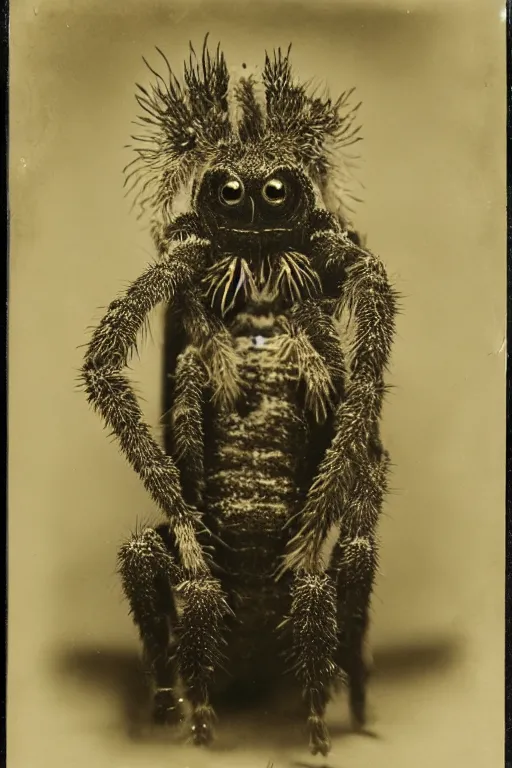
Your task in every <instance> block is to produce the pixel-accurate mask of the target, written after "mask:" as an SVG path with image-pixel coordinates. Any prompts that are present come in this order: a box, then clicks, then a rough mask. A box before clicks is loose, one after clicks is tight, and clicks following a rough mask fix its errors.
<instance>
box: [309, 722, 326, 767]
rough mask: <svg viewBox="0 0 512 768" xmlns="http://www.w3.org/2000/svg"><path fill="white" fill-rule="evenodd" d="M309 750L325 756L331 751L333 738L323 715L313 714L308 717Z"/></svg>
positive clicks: (314, 753)
mask: <svg viewBox="0 0 512 768" xmlns="http://www.w3.org/2000/svg"><path fill="white" fill-rule="evenodd" d="M308 728H309V750H310V752H311V754H312V755H317V754H318V753H320V754H321V755H323V756H324V757H326V755H328V754H329V752H330V751H331V738H330V736H329V731H328V730H327V726H326V724H325V722H324V720H323V718H322V717H319V716H318V715H311V716H310V717H309V718H308Z"/></svg>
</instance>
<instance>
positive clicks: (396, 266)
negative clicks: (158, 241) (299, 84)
mask: <svg viewBox="0 0 512 768" xmlns="http://www.w3.org/2000/svg"><path fill="white" fill-rule="evenodd" d="M502 6H503V3H501V2H495V0H466V1H465V2H462V0H460V1H459V2H448V0H445V1H444V2H442V3H441V2H437V3H436V2H427V0H416V1H415V2H412V0H411V1H410V2H403V3H395V2H371V0H365V1H364V2H353V3H350V2H341V1H340V2H336V0H330V2H327V1H325V2H323V3H322V2H311V3H307V4H306V3H299V2H297V3H295V2H291V1H290V2H286V1H285V0H281V2H273V3H265V2H260V3H256V2H253V3H246V2H241V1H240V2H238V3H235V4H229V3H225V4H224V3H222V2H210V3H208V2H198V1H197V0H195V1H194V2H191V1H189V2H187V3H185V2H183V4H179V3H176V2H172V1H170V2H167V3H155V2H150V0H147V2H145V3H144V4H142V3H136V2H134V0H125V1H124V2H122V3H120V2H113V1H112V2H110V3H108V4H107V3H102V2H99V1H97V0H90V1H89V2H85V1H84V0H74V2H70V1H68V2H64V0H62V1H58V0H46V2H37V0H33V2H30V3H29V2H25V1H24V0H23V1H22V0H20V1H19V2H18V3H16V4H15V5H14V6H13V7H12V8H11V96H10V103H11V107H10V109H11V117H10V200H11V202H10V205H11V251H10V296H9V323H10V336H9V658H8V664H9V681H8V684H9V688H8V696H9V703H8V739H9V753H10V754H9V765H10V767H11V768H28V766H30V768H43V766H44V768H46V766H48V768H49V767H50V766H51V768H60V766H67V765H70V764H73V765H76V766H88V765H90V764H92V765H94V766H95V768H103V766H109V768H117V766H119V768H130V766H132V765H133V766H139V765H140V766H143V765H144V766H150V765H151V766H152V765H155V766H157V765H170V764H172V765H177V766H179V768H186V766H192V765H201V766H202V765H213V766H219V768H220V766H229V765H233V766H235V765H236V766H244V765H247V766H251V767H252V766H254V767H255V768H256V767H257V766H261V768H264V766H265V765H266V760H268V759H270V757H272V759H273V760H274V764H275V768H278V767H279V766H281V765H283V766H284V765H292V764H295V765H299V764H300V765H308V764H309V763H308V762H307V761H308V755H307V751H306V750H304V749H303V736H302V735H300V734H299V735H298V736H293V735H292V736H290V738H289V740H288V741H289V743H288V742H286V738H285V735H284V733H285V730H286V729H285V728H284V727H283V729H279V728H278V729H277V732H276V733H274V731H273V730H272V728H271V726H270V724H267V726H268V734H269V738H268V739H266V737H265V734H266V733H267V731H265V727H261V728H260V727H259V730H258V738H256V733H255V731H254V729H253V730H252V731H251V727H250V725H248V726H247V728H248V736H247V739H246V740H245V741H244V743H245V751H244V752H237V751H236V750H235V745H236V744H237V743H238V744H239V743H240V741H241V739H240V738H238V737H237V736H236V729H235V728H234V726H233V729H230V728H229V724H226V723H224V724H223V725H222V728H224V732H225V733H224V737H223V738H224V739H225V741H224V742H222V740H221V742H222V743H224V744H227V745H229V750H228V751H227V752H225V753H224V752H222V751H220V750H221V746H219V747H218V749H217V751H213V752H212V753H211V754H210V755H209V756H208V755H207V754H205V753H203V752H197V751H190V750H189V749H188V748H186V747H183V748H182V747H179V748H178V747H173V746H172V745H170V744H161V743H160V742H159V741H158V739H157V740H156V741H155V740H153V739H151V738H147V739H145V738H142V737H141V738H140V739H139V738H135V737H134V736H133V733H132V734H131V736H130V733H131V732H130V727H131V725H130V724H133V719H134V718H135V719H136V718H137V713H136V712H135V714H134V713H133V712H131V709H130V707H132V708H133V707H135V710H137V706H138V704H137V696H138V687H137V686H138V685H139V683H138V682H137V681H138V679H139V678H138V674H139V672H138V668H137V666H136V663H137V662H136V654H137V652H138V642H137V637H136V633H135V630H134V628H133V627H132V625H131V622H130V620H129V618H128V616H127V608H126V605H125V604H124V602H123V601H122V599H121V593H120V587H119V583H118V580H117V577H116V575H115V559H116V553H117V549H118V547H119V545H120V543H121V542H122V541H123V540H124V539H125V538H126V537H127V536H128V535H129V534H130V532H131V530H132V529H133V528H134V525H135V524H136V522H141V521H149V520H152V519H154V518H155V511H154V509H153V508H152V504H151V501H150V499H149V497H148V496H147V495H146V493H145V492H144V490H143V488H142V485H141V484H140V482H139V480H138V478H137V477H136V476H135V474H134V473H133V472H132V471H131V470H130V468H129V467H128V465H127V464H126V463H125V461H124V459H123V458H122V457H121V455H120V453H119V451H118V449H117V447H116V445H115V444H114V443H113V442H112V441H111V440H109V439H107V435H106V433H105V432H104V431H103V429H102V425H101V422H100V420H99V418H98V417H97V416H95V415H94V414H93V413H92V412H91V411H90V410H89V408H88V406H87V403H86V401H85V397H84V395H83V394H82V393H80V392H78V391H77V389H76V377H77V371H78V369H79V367H80V364H81V359H82V355H83V351H84V350H83V348H80V345H83V344H84V343H86V341H87V339H88V333H87V331H86V329H87V327H88V326H91V325H93V324H94V323H96V322H97V321H98V320H99V319H100V317H101V315H102V312H103V309H104V308H105V307H106V305H107V304H108V303H109V301H110V300H111V299H112V298H113V297H114V295H115V294H116V293H117V292H118V291H119V290H121V289H123V288H124V287H125V286H126V285H127V284H128V283H129V282H130V281H131V280H132V279H134V278H135V277H136V276H138V275H139V274H140V272H141V271H142V270H143V269H144V267H145V265H146V264H147V263H148V261H150V260H151V259H152V258H153V253H152V246H151V243H150V239H149V236H148V233H147V231H146V229H145V228H144V226H143V225H142V224H141V223H140V222H138V221H137V220H136V218H135V216H134V215H133V214H131V213H130V204H129V202H128V201H127V200H125V199H124V197H123V189H122V181H123V179H122V173H121V171H122V168H123V166H124V165H125V164H126V162H127V160H128V159H130V158H129V154H128V153H127V151H126V150H124V149H123V145H124V144H126V143H128V141H129V134H130V133H131V132H132V126H131V125H130V121H131V120H132V119H134V117H135V115H136V113H137V108H136V106H137V105H136V103H135V100H134V90H135V89H134V83H135V81H139V82H147V80H148V72H147V70H146V68H145V66H144V64H143V62H142V58H141V57H142V56H143V55H144V56H145V57H146V58H148V59H149V60H150V61H151V62H156V61H157V56H156V52H155V46H159V47H160V48H162V49H163V50H164V51H165V52H166V54H167V56H168V57H169V59H170V61H171V64H172V65H173V67H174V68H175V69H178V70H180V69H181V66H182V61H183V58H184V57H185V55H186V54H187V47H188V41H189V39H192V40H193V41H194V42H195V43H196V44H197V45H199V44H200V42H201V41H202V39H203V36H204V34H205V32H207V31H209V32H210V39H211V41H212V42H213V43H216V42H217V40H220V42H221V44H222V46H223V48H224V51H225V54H226V57H227V60H228V64H229V65H231V66H232V67H234V68H239V67H240V66H241V63H242V62H246V63H247V65H248V66H249V67H261V66H262V64H263V56H264V50H265V48H269V49H270V48H272V47H274V46H279V45H281V46H287V45H288V43H289V42H290V41H291V42H292V43H293V63H294V65H295V68H296V70H297V73H298V74H299V75H300V76H301V77H304V78H308V77H310V76H315V77H316V78H319V79H321V80H323V81H325V82H326V83H327V84H328V85H329V88H330V90H331V93H332V94H333V95H336V93H339V92H341V91H342V90H344V89H346V88H347V87H352V86H356V88H357V94H358V96H359V99H361V100H362V101H363V106H362V108H361V111H360V117H361V120H362V122H363V124H364V132H363V135H364V142H363V143H362V144H360V145H359V146H360V149H361V154H362V157H363V162H362V163H361V167H360V170H359V172H358V176H359V178H360V179H361V182H362V184H363V187H364V188H363V189H362V192H361V197H362V198H363V203H362V204H361V205H359V206H358V209H357V211H356V215H355V219H356V223H357V225H358V226H359V228H360V229H361V230H362V231H363V232H364V233H365V234H366V235H367V242H368V245H369V247H371V248H372V249H373V250H375V251H376V252H377V253H379V254H380V256H381V257H382V258H383V260H384V261H385V263H386V264H387V267H388V270H389V273H390V275H391V276H392V278H393V279H394V281H395V284H396V286H397V287H398V289H399V290H400V291H401V292H402V294H403V296H404V301H403V314H402V316H401V317H400V320H399V324H398V337H397V341H396V344H395V349H394V356H393V365H392V371H391V374H390V378H389V380H390V383H391V384H392V385H393V390H392V393H391V395H390V397H389V400H388V404H387V406H386V411H385V420H384V434H385V438H386V442H387V446H388V448H389V450H390V451H391V454H392V458H393V461H394V471H393V476H392V480H391V486H392V492H391V494H390V495H389V498H388V501H387V504H386V507H385V515H384V517H383V519H382V523H381V526H380V537H381V546H382V554H381V568H380V571H381V572H380V575H379V580H378V585H377V589H376V594H375V599H374V603H373V606H374V609H373V613H374V625H373V630H372V645H373V649H374V655H375V661H376V665H377V669H376V678H375V683H374V688H373V694H372V700H373V702H374V708H375V730H376V732H377V733H378V734H379V736H380V738H379V739H374V740H364V739H361V738H360V737H358V738H352V737H350V738H347V739H341V736H340V740H339V743H338V741H336V743H335V750H334V751H333V754H332V757H331V758H330V760H329V765H331V766H333V767H334V766H336V767H337V768H341V766H348V765H351V766H354V768H358V766H362V765H368V764H369V763H368V760H372V761H373V763H375V762H376V763H377V764H378V765H379V766H384V767H385V766H390V767H391V766H393V768H397V766H401V765H403V766H410V765H414V766H415V768H420V766H430V765H432V764H436V765H439V766H450V767H451V766H459V765H464V766H465V767H466V768H470V767H472V766H474V768H481V767H482V766H484V765H485V766H486V767H487V768H494V766H498V765H501V764H502V748H503V735H502V734H503V727H502V711H503V649H504V644H503V625H504V622H503V600H504V586H503V583H504V579H503V572H504V511H505V505H504V472H503V470H504V444H505V429H504V424H505V420H504V416H505V398H504V372H505V296H506V283H505V268H506V261H505V253H506V251H505V247H506V241H505V235H506V229H505V226H506V225H505V24H504V22H503V8H502ZM161 342H162V331H161V325H160V316H159V315H156V316H155V318H154V321H153V325H152V340H151V341H150V342H149V343H148V344H147V345H146V347H145V349H144V353H143V355H142V360H141V362H140V364H139V363H137V365H136V366H135V370H134V374H133V375H134V378H135V379H136V380H137V382H138V384H139V390H140V391H141V393H142V394H143V396H144V407H145V411H146V414H147V417H148V419H149V421H150V423H151V424H152V425H154V427H155V430H156V432H157V433H158V422H159V418H160V413H159V405H160V391H159V387H160V375H159V371H160V364H161ZM379 675H380V676H379ZM340 707H341V705H340ZM127 708H128V709H127ZM340 712H341V708H340ZM130 713H131V714H130ZM340 717H341V715H340ZM336 718H337V709H336V707H334V708H333V710H332V714H331V720H332V722H335V721H336ZM237 727H238V726H237ZM243 727H245V726H243V725H240V726H239V728H240V729H242V728H243ZM274 730H275V727H274ZM240 732H242V731H240ZM274 736H275V738H274ZM251 739H252V741H251ZM293 761H295V763H294V762H293ZM301 761H302V762H301ZM373 763H372V764H373Z"/></svg>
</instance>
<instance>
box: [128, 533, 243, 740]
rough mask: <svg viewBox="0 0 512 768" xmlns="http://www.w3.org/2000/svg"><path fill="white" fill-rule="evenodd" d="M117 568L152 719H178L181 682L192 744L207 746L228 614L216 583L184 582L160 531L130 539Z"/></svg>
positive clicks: (170, 545) (174, 555)
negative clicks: (138, 643)
mask: <svg viewBox="0 0 512 768" xmlns="http://www.w3.org/2000/svg"><path fill="white" fill-rule="evenodd" d="M173 550H174V551H173ZM118 562H119V572H120V575H121V580H122V585H123V591H124V593H125V595H126V597H127V598H128V601H129V604H130V609H131V613H132V616H133V619H134V622H135V624H136V626H137V627H138V629H139V633H140V637H141V640H142V643H143V649H144V655H145V659H146V662H147V663H148V666H149V670H150V672H151V673H152V677H153V681H154V683H155V690H154V700H153V705H154V708H153V716H154V719H155V720H156V721H157V722H160V723H165V722H170V721H172V720H174V719H175V718H176V716H178V717H181V711H180V707H179V704H180V703H181V702H180V700H179V699H178V700H177V699H176V688H177V683H178V678H180V679H181V681H182V682H183V684H184V686H185V691H186V694H187V698H188V701H189V703H190V705H191V708H192V712H191V731H192V737H193V740H194V742H195V743H196V744H205V743H208V742H209V741H210V740H211V738H212V737H213V728H212V726H213V720H214V717H215V715H214V711H213V709H212V707H211V705H210V703H209V698H208V685H209V682H210V679H211V677H212V675H213V672H214V669H215V667H216V666H217V665H218V664H219V662H220V649H221V646H222V643H223V638H222V621H223V616H224V614H225V613H226V612H229V611H230V609H229V607H228V605H227V603H226V602H225V600H224V596H223V594H222V592H221V589H220V585H219V582H218V581H217V580H216V579H213V578H207V577H204V576H203V575H202V574H201V575H200V576H198V577H197V578H186V574H185V573H184V571H183V569H182V568H181V567H180V565H179V562H178V558H177V552H176V551H175V547H174V546H173V542H172V540H171V539H170V537H169V533H168V530H167V526H164V525H161V526H159V527H158V528H157V529H156V530H155V529H152V528H145V529H144V530H142V531H141V532H140V533H138V534H136V535H135V536H133V537H132V539H131V540H130V541H129V542H127V543H126V544H124V545H123V546H122V547H121V549H120V552H119V556H118Z"/></svg>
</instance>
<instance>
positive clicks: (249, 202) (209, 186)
mask: <svg viewBox="0 0 512 768" xmlns="http://www.w3.org/2000/svg"><path fill="white" fill-rule="evenodd" d="M314 203H315V195H314V190H313V186H312V184H311V182H310V180H309V179H308V177H307V176H306V175H305V174H304V173H303V172H302V171H301V170H300V168H298V167H297V166H294V165H292V164H288V163H280V162H278V161H277V159H276V160H274V161H272V162H269V161H268V160H266V159H263V158H258V157H255V156H254V155H252V156H251V155H249V156H246V157H243V158H242V159H241V160H238V161H231V162H230V161H229V159H226V160H220V161H218V162H215V163H214V164H212V165H211V166H210V167H209V168H208V169H207V170H205V172H204V174H203V176H202V178H201V182H200V184H199V187H198V191H197V195H196V198H195V206H196V211H197V213H198V215H199V216H200V218H201V220H202V221H203V223H204V225H205V227H206V228H207V229H208V231H209V232H210V233H211V235H212V238H213V240H214V242H216V243H217V244H218V245H219V247H220V248H221V249H222V250H224V251H226V250H230V249H231V248H237V247H240V246H241V247H245V248H247V247H251V245H255V246H257V247H259V246H260V245H261V242H262V240H263V241H264V242H265V246H266V247H268V246H272V245H275V246H276V247H282V246H283V245H286V243H287V242H290V241H291V240H294V239H296V238H297V235H299V234H300V232H301V230H302V229H303V227H304V225H305V223H306V222H307V220H308V217H309V215H310V213H311V210H312V209H313V207H314Z"/></svg>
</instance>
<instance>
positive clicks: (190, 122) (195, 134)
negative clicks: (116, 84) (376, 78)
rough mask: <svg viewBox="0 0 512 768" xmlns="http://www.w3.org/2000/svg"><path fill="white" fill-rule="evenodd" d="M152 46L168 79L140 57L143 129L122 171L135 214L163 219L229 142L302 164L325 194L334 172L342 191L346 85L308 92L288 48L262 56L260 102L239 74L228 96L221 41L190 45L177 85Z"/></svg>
mask: <svg viewBox="0 0 512 768" xmlns="http://www.w3.org/2000/svg"><path fill="white" fill-rule="evenodd" d="M156 50H157V51H158V53H159V55H160V56H161V57H162V58H163V60H164V62H165V64H166V67H167V78H164V77H163V76H162V75H161V74H159V73H158V72H157V71H156V70H155V69H153V68H152V67H151V66H150V65H149V64H148V62H147V61H146V60H145V59H144V62H145V63H146V66H147V67H148V68H149V69H150V71H151V72H152V74H153V75H154V77H155V78H156V79H155V81H154V82H153V84H152V85H150V86H149V88H145V87H143V86H142V85H139V84H137V88H138V90H139V93H138V94H137V95H136V99H137V102H138V104H139V105H140V106H141V107H142V110H143V114H142V115H141V116H140V117H139V118H138V121H136V124H137V125H139V126H141V127H142V128H143V129H144V131H143V133H142V134H139V135H135V136H132V139H133V140H134V142H135V144H134V145H131V148H132V149H134V151H135V153H136V155H137V156H136V158H135V159H134V160H133V161H132V162H131V163H130V164H129V165H128V166H127V167H126V168H125V186H126V187H127V194H129V193H131V192H134V193H135V199H134V205H138V206H139V207H140V210H141V215H142V214H143V213H144V212H145V211H146V210H147V209H148V208H150V209H152V210H153V211H155V212H158V213H160V214H161V215H162V216H163V217H164V219H167V218H168V217H169V216H170V215H171V213H172V206H173V202H174V199H175V197H176V196H177V194H178V192H179V191H180V189H181V188H182V187H183V186H185V185H186V184H187V183H188V182H190V181H191V180H193V179H194V178H195V176H196V174H197V173H198V172H199V171H200V170H201V169H202V168H204V166H205V165H208V163H209V161H211V160H212V159H213V158H214V157H216V158H218V155H219V149H221V148H223V147H224V148H225V149H226V151H227V152H228V154H229V147H230V146H231V147H233V145H236V147H237V149H238V151H240V149H241V146H242V147H243V145H247V144H251V145H252V147H253V149H254V146H255V145H258V144H259V145H261V149H262V152H265V149H266V148H267V147H271V148H272V149H273V150H274V151H275V150H276V148H277V149H278V151H279V152H281V153H282V154H283V155H284V156H285V157H291V158H293V159H294V161H295V162H296V163H297V164H299V165H300V166H302V167H303V168H304V169H305V170H306V172H307V173H308V174H309V175H310V176H311V178H312V179H313V180H314V181H315V182H316V183H317V184H318V185H319V187H320V189H321V191H322V193H326V195H327V191H328V186H329V182H330V181H331V180H334V181H335V179H334V177H337V180H338V181H337V183H338V186H339V185H340V179H342V183H341V186H342V187H343V189H345V186H346V185H345V182H346V181H347V179H348V178H349V176H350V171H349V169H348V166H347V165H346V164H345V162H344V160H343V158H341V162H340V154H339V153H340V152H343V150H344V148H346V147H348V146H351V145H352V144H354V143H356V142H357V141H359V140H360V136H359V135H358V134H359V130H360V126H358V125H356V124H355V116H356V112H357V110H358V108H359V106H360V104H357V105H356V106H355V107H350V106H349V99H350V96H351V95H352V93H353V89H352V90H350V91H346V92H345V93H343V94H342V95H341V96H340V98H339V99H337V100H336V101H332V100H331V99H330V98H329V97H326V96H324V97H320V96H318V95H316V94H315V92H311V89H310V87H309V84H308V83H300V82H297V81H295V79H294V78H293V73H292V68H291V64H290V50H291V46H289V47H288V50H287V51H286V53H283V52H282V51H281V49H280V48H279V49H278V50H277V51H274V53H273V56H272V57H270V56H269V55H268V54H266V55H265V65H264V68H263V73H262V77H261V85H262V86H263V99H259V98H258V96H259V94H258V93H257V88H256V86H257V83H256V80H255V78H254V77H253V76H251V77H242V78H240V79H239V81H238V82H237V83H235V85H234V88H233V91H232V94H230V89H229V86H230V78H229V73H228V68H227V65H226V61H225V58H224V54H223V53H222V52H221V50H220V46H217V49H216V51H215V54H214V55H212V54H211V53H210V51H209V49H208V35H206V37H205V39H204V43H203V48H202V52H201V56H200V57H199V56H198V55H197V54H196V52H195V50H194V48H193V46H192V44H190V56H189V60H188V62H185V65H184V73H183V80H182V81H181V82H180V81H179V80H178V78H177V77H176V75H175V74H174V73H173V71H172V69H171V66H170V64H169V61H168V59H167V58H166V56H165V55H164V54H163V53H162V51H161V50H160V49H159V48H157V49H156ZM230 96H231V98H232V99H234V100H235V101H236V106H237V108H238V113H239V117H238V119H237V120H236V121H235V122H233V120H232V119H230V106H232V105H230V103H229V99H230ZM331 177H332V179H331ZM327 196H328V195H327ZM331 196H332V195H331ZM335 196H336V195H335ZM338 197H339V195H338Z"/></svg>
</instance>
